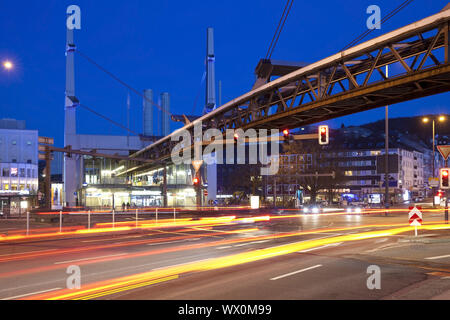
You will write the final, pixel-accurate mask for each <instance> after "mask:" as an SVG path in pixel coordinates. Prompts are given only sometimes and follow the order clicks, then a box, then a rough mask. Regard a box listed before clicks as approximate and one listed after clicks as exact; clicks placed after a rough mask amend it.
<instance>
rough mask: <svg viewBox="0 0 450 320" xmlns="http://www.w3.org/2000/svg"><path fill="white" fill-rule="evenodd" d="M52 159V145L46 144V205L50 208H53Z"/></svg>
mask: <svg viewBox="0 0 450 320" xmlns="http://www.w3.org/2000/svg"><path fill="white" fill-rule="evenodd" d="M50 160H51V153H50V147H49V146H45V207H46V208H47V209H48V210H50V209H51V208H52V195H51V193H52V189H51V170H50V163H51V161H50Z"/></svg>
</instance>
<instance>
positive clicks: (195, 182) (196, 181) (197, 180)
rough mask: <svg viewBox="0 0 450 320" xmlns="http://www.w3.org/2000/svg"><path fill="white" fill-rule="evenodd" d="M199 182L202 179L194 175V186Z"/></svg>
mask: <svg viewBox="0 0 450 320" xmlns="http://www.w3.org/2000/svg"><path fill="white" fill-rule="evenodd" d="M199 182H200V179H199V178H197V177H194V179H193V180H192V184H193V185H194V186H198V184H199Z"/></svg>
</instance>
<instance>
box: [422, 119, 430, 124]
mask: <svg viewBox="0 0 450 320" xmlns="http://www.w3.org/2000/svg"><path fill="white" fill-rule="evenodd" d="M422 121H423V122H425V123H427V122H428V121H430V119H428V118H423V119H422Z"/></svg>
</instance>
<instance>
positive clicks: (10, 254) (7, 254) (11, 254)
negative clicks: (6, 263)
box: [0, 249, 58, 257]
mask: <svg viewBox="0 0 450 320" xmlns="http://www.w3.org/2000/svg"><path fill="white" fill-rule="evenodd" d="M55 250H58V249H46V250H38V251H25V252H16V253H6V254H0V257H3V256H14V255H18V254H27V253H40V252H48V251H55Z"/></svg>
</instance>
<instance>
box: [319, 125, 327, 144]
mask: <svg viewBox="0 0 450 320" xmlns="http://www.w3.org/2000/svg"><path fill="white" fill-rule="evenodd" d="M319 144H328V126H326V125H325V126H319Z"/></svg>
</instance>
